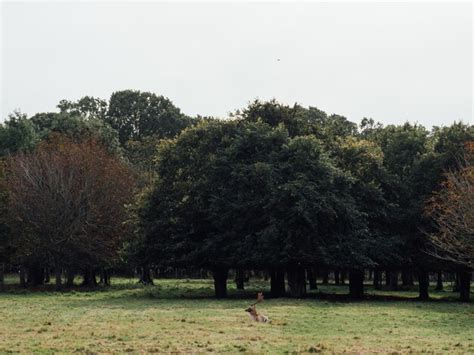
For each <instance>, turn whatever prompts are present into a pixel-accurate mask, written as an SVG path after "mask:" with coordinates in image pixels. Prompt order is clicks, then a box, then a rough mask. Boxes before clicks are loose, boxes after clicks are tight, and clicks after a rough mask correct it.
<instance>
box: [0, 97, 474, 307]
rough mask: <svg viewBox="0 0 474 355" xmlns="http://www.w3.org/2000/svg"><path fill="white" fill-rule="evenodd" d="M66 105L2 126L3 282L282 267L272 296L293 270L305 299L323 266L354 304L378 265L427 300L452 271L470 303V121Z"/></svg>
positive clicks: (278, 106)
mask: <svg viewBox="0 0 474 355" xmlns="http://www.w3.org/2000/svg"><path fill="white" fill-rule="evenodd" d="M58 108H59V111H60V112H47V113H37V114H35V115H33V116H32V117H29V118H28V117H27V116H26V115H24V114H21V113H19V112H16V113H14V114H12V115H10V116H9V117H8V118H7V119H6V121H5V122H4V123H3V124H0V159H1V164H2V165H1V166H5V167H6V170H4V172H2V173H1V174H0V211H2V218H1V219H0V258H1V259H0V281H1V270H2V268H3V266H4V265H7V267H10V268H14V267H17V268H18V269H19V270H20V275H22V272H23V274H24V269H26V271H27V278H28V280H27V281H28V282H30V279H31V280H33V281H34V280H40V282H41V279H42V278H43V275H42V274H41V272H45V270H48V268H54V269H55V270H56V271H57V272H58V273H60V272H61V270H65V269H66V270H68V271H69V270H73V271H72V273H74V272H76V273H77V272H79V271H81V272H82V273H83V274H84V279H87V278H89V277H90V276H91V275H92V276H93V274H94V272H96V271H97V270H99V269H100V270H105V269H107V268H109V267H111V266H112V265H117V261H118V260H121V261H122V262H124V263H125V264H122V265H125V266H124V267H125V268H136V269H137V270H138V269H139V270H141V273H142V277H141V279H142V281H143V282H150V281H151V276H150V275H149V270H150V269H151V268H166V267H173V268H183V269H185V268H186V269H189V268H193V269H208V270H211V271H212V273H213V276H214V281H215V289H216V295H217V296H219V297H223V296H225V295H226V280H227V276H228V272H229V270H231V269H235V270H237V271H238V274H239V275H242V271H243V270H260V271H264V272H268V273H269V275H270V277H271V288H272V294H273V295H274V296H278V295H282V294H284V292H285V274H286V278H287V280H288V288H289V293H290V295H292V296H295V297H302V296H304V295H305V293H306V278H309V279H310V280H309V281H310V284H311V282H312V279H313V284H314V272H315V271H318V270H319V271H320V272H326V274H327V271H328V270H333V271H334V272H335V273H337V274H338V275H339V274H341V275H342V274H343V273H349V280H350V293H351V295H352V296H354V297H361V296H363V286H364V285H363V279H364V272H365V271H366V270H374V271H375V272H376V274H374V275H375V276H374V285H376V286H377V285H378V286H379V285H380V273H381V272H382V271H383V272H385V274H386V280H387V281H388V280H389V278H390V280H391V281H390V282H391V284H392V285H395V286H396V285H397V282H398V273H399V272H400V271H401V272H402V279H404V278H405V279H407V277H408V276H407V275H411V276H410V277H411V278H413V275H417V278H418V283H419V286H420V297H422V298H427V297H428V283H427V280H428V272H429V271H435V270H437V271H438V270H451V271H454V272H459V273H460V276H459V279H460V280H461V285H464V286H461V288H462V287H464V288H463V290H464V291H462V292H463V295H466V289H467V288H468V287H469V283H468V282H467V281H466V280H467V278H466V277H467V276H469V275H470V274H469V272H467V270H471V269H472V256H469V255H466V254H463V253H469V250H470V249H469V247H463V246H461V244H462V243H465V244H462V245H468V243H469V242H470V239H469V238H470V234H469V232H466V231H465V230H464V229H462V228H464V227H465V226H468V227H469V223H467V224H465V225H460V224H459V223H458V221H459V219H456V218H454V217H453V216H452V214H455V215H456V216H457V217H459V218H462V219H463V220H468V221H470V219H472V218H471V214H472V204H470V201H471V199H472V198H470V190H469V188H470V185H469V183H470V180H469V179H470V176H471V175H472V174H470V169H471V167H470V165H466V164H467V163H465V164H464V165H459V162H460V159H461V158H462V157H466V156H468V153H469V150H468V149H467V148H466V147H470V146H472V142H473V141H474V127H473V126H472V125H467V124H464V123H460V122H458V123H456V122H455V123H453V124H452V125H450V126H446V127H434V128H433V129H431V130H427V129H426V128H425V127H423V126H421V125H419V124H410V123H405V124H403V125H387V126H384V125H382V124H380V123H377V122H375V121H374V120H373V119H368V118H364V119H363V120H362V121H361V123H360V125H359V126H357V125H356V124H355V123H353V122H351V121H349V120H348V119H347V118H345V117H344V116H341V115H337V114H330V115H328V114H326V113H325V112H323V111H321V110H319V109H318V108H316V107H303V106H301V105H299V104H294V105H292V106H288V105H285V104H282V103H279V102H277V101H276V100H272V101H267V102H264V101H260V100H255V101H252V102H250V103H249V104H248V106H247V107H245V108H243V109H242V110H239V111H237V112H235V113H234V114H232V115H231V117H230V118H229V119H227V120H223V119H217V118H212V117H201V116H198V117H197V118H190V117H188V116H186V115H184V114H183V113H181V111H180V110H179V109H178V108H177V107H176V106H175V105H174V104H173V103H172V102H171V101H170V100H169V99H167V98H166V97H164V96H160V95H156V94H153V93H149V92H140V91H133V90H124V91H117V92H115V93H113V94H112V95H111V97H110V99H109V100H103V99H100V98H95V97H91V96H85V97H83V98H81V99H79V100H77V101H68V100H62V101H61V102H60V103H59V104H58ZM469 142H471V143H469ZM463 161H464V162H465V161H466V158H464V160H463ZM467 161H468V162H469V164H470V163H471V162H470V160H469V159H468V160H467ZM137 181H138V183H137ZM135 187H137V189H136V188H135ZM133 194H134V196H133V198H132V195H133ZM132 201H133V203H130V204H128V203H129V202H132ZM426 201H431V202H429V204H428V205H427V204H426V203H427V202H426ZM125 204H127V206H125ZM426 206H428V207H426ZM427 210H429V212H430V213H426V211H427ZM125 222H126V223H125ZM458 227H459V228H460V227H462V228H461V229H459V228H458ZM457 228H458V229H457ZM448 231H449V233H448ZM454 231H455V232H454ZM471 234H472V233H471ZM125 236H126V238H125ZM428 236H430V237H428ZM448 236H449V238H448ZM448 241H449V243H451V244H449V243H448ZM453 243H454V244H456V243H458V244H456V245H454V244H453ZM459 243H461V244H459ZM448 244H449V245H448ZM433 246H436V248H437V249H436V252H433V250H435V249H433ZM443 248H444V249H443ZM460 251H462V252H460ZM470 257H471V259H469V258H470ZM74 260H80V261H79V262H77V261H74ZM446 260H449V262H446ZM466 260H467V261H466ZM469 260H471V261H469ZM38 270H39V271H38ZM41 270H43V271H41ZM147 272H148V274H147ZM466 275H467V276H466ZM68 279H69V276H68ZM405 279H404V281H403V282H405V281H406V280H405ZM408 279H409V278H408ZM408 279H407V280H408ZM59 280H60V278H59ZM34 282H36V281H34ZM34 282H33V283H32V284H34ZM406 282H409V280H408V281H406ZM411 282H412V281H411ZM0 284H1V282H0ZM313 286H314V285H313ZM467 295H469V292H467Z"/></svg>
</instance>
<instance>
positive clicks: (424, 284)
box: [418, 269, 430, 300]
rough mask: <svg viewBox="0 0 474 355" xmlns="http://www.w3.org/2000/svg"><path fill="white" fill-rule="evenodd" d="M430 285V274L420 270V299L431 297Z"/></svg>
mask: <svg viewBox="0 0 474 355" xmlns="http://www.w3.org/2000/svg"><path fill="white" fill-rule="evenodd" d="M429 285H430V279H429V274H428V273H427V272H426V271H425V270H421V269H420V270H418V289H419V295H420V296H419V297H420V300H427V299H428V298H429V297H430V295H429V293H428V287H429Z"/></svg>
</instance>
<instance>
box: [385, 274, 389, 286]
mask: <svg viewBox="0 0 474 355" xmlns="http://www.w3.org/2000/svg"><path fill="white" fill-rule="evenodd" d="M385 286H390V271H388V270H386V271H385Z"/></svg>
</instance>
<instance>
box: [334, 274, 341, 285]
mask: <svg viewBox="0 0 474 355" xmlns="http://www.w3.org/2000/svg"><path fill="white" fill-rule="evenodd" d="M340 274H341V273H340V272H339V271H334V284H336V285H339V283H340V281H339V275H340Z"/></svg>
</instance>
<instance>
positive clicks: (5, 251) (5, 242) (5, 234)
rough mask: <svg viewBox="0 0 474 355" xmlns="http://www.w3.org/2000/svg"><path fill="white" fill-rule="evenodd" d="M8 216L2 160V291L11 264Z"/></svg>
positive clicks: (0, 164)
mask: <svg viewBox="0 0 474 355" xmlns="http://www.w3.org/2000/svg"><path fill="white" fill-rule="evenodd" d="M7 214H8V209H7V192H6V187H5V169H4V161H3V159H1V158H0V291H1V290H2V289H3V285H4V272H5V267H6V265H7V263H8V262H9V260H8V259H9V256H10V250H9V244H10V238H11V234H10V233H9V229H8V226H7V219H6V216H7Z"/></svg>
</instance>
